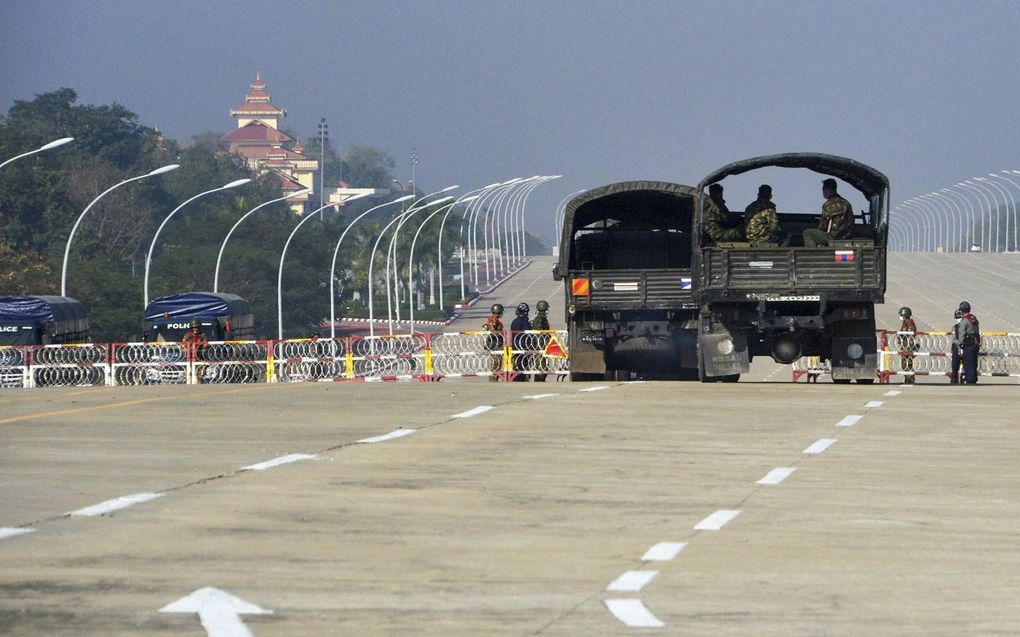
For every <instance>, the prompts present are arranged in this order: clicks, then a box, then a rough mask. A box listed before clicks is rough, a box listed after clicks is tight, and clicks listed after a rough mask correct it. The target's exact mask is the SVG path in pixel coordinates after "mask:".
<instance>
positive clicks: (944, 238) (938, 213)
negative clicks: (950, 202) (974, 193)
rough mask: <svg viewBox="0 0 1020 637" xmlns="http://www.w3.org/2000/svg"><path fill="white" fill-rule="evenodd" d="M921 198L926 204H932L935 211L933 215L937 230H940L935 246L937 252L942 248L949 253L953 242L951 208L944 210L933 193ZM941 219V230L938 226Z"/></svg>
mask: <svg viewBox="0 0 1020 637" xmlns="http://www.w3.org/2000/svg"><path fill="white" fill-rule="evenodd" d="M920 198H921V199H923V200H924V201H925V202H926V203H928V204H930V205H931V206H932V208H933V210H934V212H933V215H934V218H935V224H936V228H938V234H939V238H938V242H937V243H936V245H935V252H938V249H939V247H940V246H941V247H942V249H943V250H945V251H948V249H949V248H948V246H949V242H950V241H951V240H952V239H951V238H950V232H949V208H948V207H946V208H943V207H942V202H941V201H938V200H937V199H934V198H933V197H932V195H931V193H927V194H924V195H921V197H920ZM943 213H945V216H944V217H943V216H942V215H943ZM940 219H941V220H942V222H943V223H942V227H941V228H939V226H938V222H939V220H940Z"/></svg>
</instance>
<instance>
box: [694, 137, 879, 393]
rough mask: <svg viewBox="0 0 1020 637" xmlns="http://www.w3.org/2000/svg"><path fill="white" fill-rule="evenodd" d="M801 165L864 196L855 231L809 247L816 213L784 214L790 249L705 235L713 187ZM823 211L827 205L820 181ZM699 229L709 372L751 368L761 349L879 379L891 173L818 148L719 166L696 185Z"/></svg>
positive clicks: (703, 350)
mask: <svg viewBox="0 0 1020 637" xmlns="http://www.w3.org/2000/svg"><path fill="white" fill-rule="evenodd" d="M771 167H783V168H802V169H807V170H811V171H814V172H816V173H819V174H822V175H826V176H829V177H833V178H835V179H838V180H842V181H843V182H844V183H845V184H848V185H849V186H852V187H853V188H855V189H857V190H858V191H860V193H861V194H862V195H864V197H865V199H866V200H867V202H868V209H867V210H863V211H861V212H860V213H859V214H857V215H855V224H854V227H853V234H852V237H851V238H849V239H846V240H843V241H834V242H833V243H832V244H831V245H829V246H827V247H812V248H807V247H803V243H802V242H801V243H800V245H799V246H798V245H797V239H798V238H799V237H800V236H801V234H802V232H803V230H805V229H807V228H815V227H817V226H818V220H819V216H820V215H819V214H818V213H805V214H790V213H781V214H780V215H779V220H780V226H781V228H782V229H783V231H784V232H786V233H788V234H789V235H791V236H792V237H793V238H794V242H793V243H792V244H791V245H790V247H779V246H778V245H764V246H758V247H751V246H750V245H749V244H747V243H727V244H719V245H716V244H714V243H713V242H711V241H710V240H709V238H708V237H707V236H706V235H705V234H704V231H703V223H704V210H705V209H704V205H705V201H706V200H707V198H708V193H707V189H708V187H709V186H710V185H711V184H714V183H718V182H721V181H723V180H724V179H726V178H727V177H730V176H733V175H739V174H742V173H746V172H749V171H753V170H757V169H762V168H771ZM818 188H819V209H820V208H821V203H822V199H821V195H820V188H821V186H820V183H819V185H818ZM694 209H695V210H696V211H698V214H697V215H696V218H695V227H694V230H693V232H694V236H695V238H696V239H697V246H696V249H695V252H694V259H693V270H694V272H695V273H696V274H695V284H694V291H693V298H694V301H695V302H696V303H697V306H698V314H699V316H698V323H699V325H698V352H699V367H700V370H699V374H700V376H701V378H702V380H714V379H718V378H721V377H732V376H733V375H735V374H739V373H741V372H746V371H747V369H748V365H749V363H750V361H751V360H752V359H753V358H754V357H755V356H771V357H772V358H773V359H774V360H775V361H776V362H779V363H792V362H794V361H796V360H798V359H799V358H800V357H802V356H818V357H820V358H821V359H823V360H828V361H829V362H830V366H831V369H832V379H833V381H834V382H837V383H849V382H850V381H851V380H856V381H857V382H858V383H871V382H873V381H874V379H875V377H876V372H877V363H878V358H877V356H878V355H877V353H876V352H877V343H876V337H875V304H876V303H882V302H884V300H885V287H886V239H887V236H888V216H887V215H888V209H889V180H888V179H887V178H886V177H885V175H883V174H882V173H880V172H879V171H877V170H875V169H874V168H871V167H870V166H866V165H864V164H861V163H859V162H856V161H854V160H852V159H847V158H845V157H836V156H833V155H823V154H817V153H792V154H784V155H771V156H767V157H755V158H752V159H747V160H744V161H739V162H735V163H732V164H729V165H727V166H723V167H722V168H720V169H718V170H716V171H714V172H712V173H711V174H710V175H708V176H707V177H705V178H704V179H703V180H702V181H701V183H700V184H699V185H698V205H696V206H695V208H694Z"/></svg>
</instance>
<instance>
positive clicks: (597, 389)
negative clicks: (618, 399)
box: [577, 385, 609, 391]
mask: <svg viewBox="0 0 1020 637" xmlns="http://www.w3.org/2000/svg"><path fill="white" fill-rule="evenodd" d="M603 389H609V385H596V386H594V387H585V388H584V389H578V390H577V391H602V390H603Z"/></svg>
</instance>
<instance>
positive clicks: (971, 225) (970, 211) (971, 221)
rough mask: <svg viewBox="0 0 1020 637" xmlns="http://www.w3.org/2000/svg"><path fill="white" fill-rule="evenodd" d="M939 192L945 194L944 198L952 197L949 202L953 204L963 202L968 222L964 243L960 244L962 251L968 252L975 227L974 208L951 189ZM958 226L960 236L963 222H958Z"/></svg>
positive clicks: (972, 242)
mask: <svg viewBox="0 0 1020 637" xmlns="http://www.w3.org/2000/svg"><path fill="white" fill-rule="evenodd" d="M939 192H942V193H945V195H946V197H949V196H950V195H952V199H950V201H952V202H954V203H955V202H956V200H957V199H959V200H960V201H962V202H963V205H964V207H965V208H966V209H967V220H968V222H969V225H968V226H967V236H966V240H965V241H964V240H961V241H960V243H961V244H962V246H963V251H964V252H970V247H971V246H972V245H974V227H975V225H977V224H976V221H977V216H976V215H975V213H974V206H972V205H971V203H970V199H968V198H967V197H964V196H963V195H962V194H960V193H958V192H957V191H955V190H953V189H952V188H943V189H942V190H940V191H939ZM960 226H961V234H962V227H963V221H962V220H961V222H960Z"/></svg>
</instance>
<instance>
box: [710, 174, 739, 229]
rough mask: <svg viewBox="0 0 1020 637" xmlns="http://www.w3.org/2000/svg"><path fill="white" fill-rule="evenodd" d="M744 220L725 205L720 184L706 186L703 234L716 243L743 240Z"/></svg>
mask: <svg viewBox="0 0 1020 637" xmlns="http://www.w3.org/2000/svg"><path fill="white" fill-rule="evenodd" d="M743 225H744V220H743V219H742V218H741V217H740V215H737V214H733V213H732V212H730V209H729V208H727V207H726V200H725V199H723V187H722V184H712V185H711V186H709V187H708V200H707V201H706V202H705V234H706V235H708V238H709V239H711V240H712V241H715V242H716V243H719V242H720V241H743V240H744V230H743Z"/></svg>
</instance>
